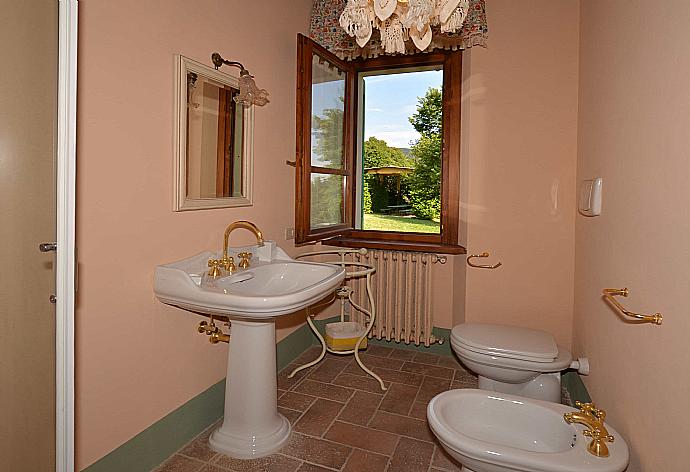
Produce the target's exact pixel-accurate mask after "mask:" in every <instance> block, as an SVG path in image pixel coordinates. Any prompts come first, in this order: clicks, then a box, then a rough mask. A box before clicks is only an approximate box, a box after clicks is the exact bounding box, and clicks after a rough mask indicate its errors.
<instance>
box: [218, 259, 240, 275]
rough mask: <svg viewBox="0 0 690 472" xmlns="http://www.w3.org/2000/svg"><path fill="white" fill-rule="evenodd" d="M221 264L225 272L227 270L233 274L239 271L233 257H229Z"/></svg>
mask: <svg viewBox="0 0 690 472" xmlns="http://www.w3.org/2000/svg"><path fill="white" fill-rule="evenodd" d="M221 263H222V264H223V267H225V270H227V271H228V272H230V273H231V274H232V273H233V272H235V271H236V270H237V266H236V265H235V259H233V257H232V256H228V258H227V259H223V260H222V261H221Z"/></svg>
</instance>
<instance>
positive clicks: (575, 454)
mask: <svg viewBox="0 0 690 472" xmlns="http://www.w3.org/2000/svg"><path fill="white" fill-rule="evenodd" d="M573 411H577V410H575V409H574V408H571V407H569V406H565V405H560V404H556V403H552V402H545V401H541V400H533V399H530V398H525V397H521V396H517V395H509V394H506V393H497V392H490V391H486V390H476V389H459V390H448V391H446V392H443V393H440V394H439V395H437V396H435V397H434V398H433V399H432V400H431V402H429V406H428V407H427V419H428V420H429V427H430V428H431V430H432V432H433V433H434V434H435V435H436V437H437V438H438V440H439V442H440V443H441V445H442V446H443V448H444V449H445V450H446V451H447V452H448V454H450V455H451V457H453V458H454V459H455V460H457V461H458V462H460V463H461V464H462V466H463V468H462V472H515V471H523V472H621V471H623V470H625V468H626V467H627V466H628V460H629V451H628V446H627V444H626V442H625V440H624V439H623V438H622V437H621V436H620V435H619V434H618V433H617V432H616V431H615V430H614V429H613V428H612V427H611V426H610V425H609V424H606V429H607V430H608V432H609V434H611V435H612V436H613V442H609V443H607V446H608V450H609V456H608V457H596V456H594V455H592V454H591V453H589V452H588V451H587V446H588V444H589V442H590V440H591V438H588V437H586V436H584V435H583V434H582V432H583V431H584V429H585V427H584V426H582V425H579V424H568V423H566V422H565V420H564V419H563V414H564V413H569V412H573Z"/></svg>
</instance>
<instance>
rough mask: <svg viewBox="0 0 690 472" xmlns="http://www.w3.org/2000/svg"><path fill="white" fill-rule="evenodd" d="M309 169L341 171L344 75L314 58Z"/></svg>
mask: <svg viewBox="0 0 690 472" xmlns="http://www.w3.org/2000/svg"><path fill="white" fill-rule="evenodd" d="M311 113H312V116H311V165H313V166H320V167H327V168H330V169H342V168H343V116H344V114H345V72H343V71H342V70H340V69H338V67H336V66H335V65H333V64H331V63H330V62H328V61H326V60H324V59H323V58H321V57H319V56H316V55H314V56H313V57H312V87H311Z"/></svg>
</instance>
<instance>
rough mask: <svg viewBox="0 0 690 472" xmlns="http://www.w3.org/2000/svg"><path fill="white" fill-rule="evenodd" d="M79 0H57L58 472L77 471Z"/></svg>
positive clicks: (56, 464)
mask: <svg viewBox="0 0 690 472" xmlns="http://www.w3.org/2000/svg"><path fill="white" fill-rule="evenodd" d="M77 10H78V0H59V20H58V21H59V29H58V36H59V40H58V56H59V57H58V89H57V97H58V109H57V153H56V154H57V157H56V159H57V164H56V174H57V175H56V180H57V183H56V185H57V192H56V193H57V195H56V203H57V204H56V206H57V230H56V233H57V234H56V236H57V237H56V240H57V245H58V250H57V256H56V259H57V261H56V270H55V295H56V297H57V301H56V304H55V470H56V472H73V471H74V300H75V289H76V249H75V209H76V198H75V196H76V185H75V184H76V162H77V158H76V135H77Z"/></svg>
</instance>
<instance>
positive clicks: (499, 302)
mask: <svg viewBox="0 0 690 472" xmlns="http://www.w3.org/2000/svg"><path fill="white" fill-rule="evenodd" d="M486 6H487V15H488V19H489V47H488V48H487V49H482V48H474V49H472V51H471V52H470V54H469V57H467V58H466V59H467V60H465V62H464V67H465V74H464V75H465V83H464V84H463V87H464V89H465V90H466V92H465V94H464V100H465V103H464V106H463V120H466V123H465V124H464V127H465V128H464V131H465V132H464V134H463V139H464V140H465V142H464V149H463V153H464V155H463V167H464V168H463V172H464V174H465V181H466V182H467V184H466V185H465V186H464V188H463V192H465V195H464V196H463V201H462V205H461V206H462V210H461V214H462V215H463V220H464V222H465V225H466V228H467V235H466V242H467V247H468V250H469V251H470V252H474V253H480V252H482V251H485V250H486V251H489V252H490V253H491V255H492V257H491V258H490V259H488V260H487V261H486V262H490V263H493V262H495V261H498V260H500V261H502V262H503V266H502V267H501V268H499V269H497V270H481V269H471V268H467V269H466V270H467V272H466V287H465V289H466V297H465V304H464V307H463V306H462V299H458V300H457V301H456V306H455V316H454V318H455V321H456V322H458V321H462V316H463V313H462V311H463V308H464V311H465V313H464V316H465V318H466V320H467V321H473V322H487V323H503V324H511V325H520V326H527V327H533V328H540V329H544V330H547V331H549V332H551V333H553V334H554V336H555V337H556V339H557V341H558V342H559V343H560V344H562V345H563V346H565V347H570V342H571V326H572V309H573V271H574V249H573V247H574V224H575V216H574V211H573V207H574V194H575V190H574V183H575V161H576V152H577V151H576V145H577V70H578V16H579V11H578V6H579V2H578V1H577V0H561V1H557V2H554V1H550V0H531V1H520V2H516V1H514V0H491V1H488V2H487V5H486ZM465 267H466V266H465V265H464V261H456V263H455V273H456V278H458V280H459V281H460V282H461V281H462V271H464V270H465ZM456 285H457V284H456Z"/></svg>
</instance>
